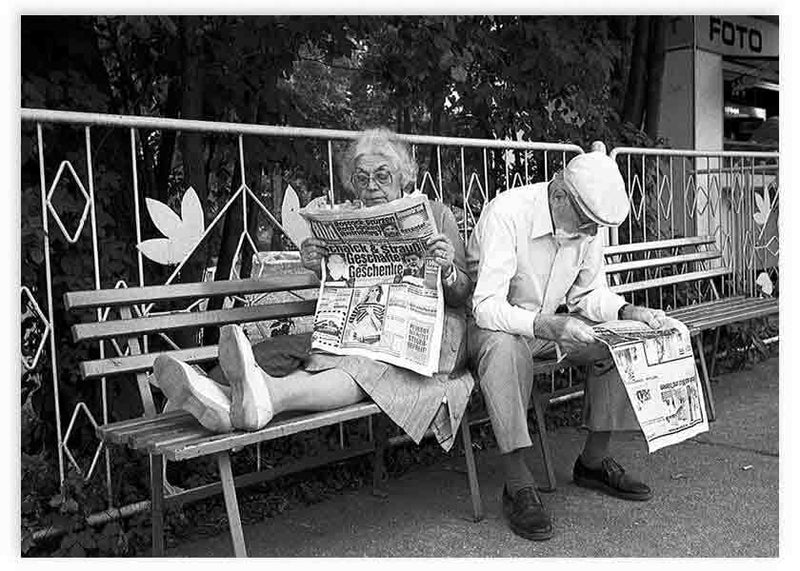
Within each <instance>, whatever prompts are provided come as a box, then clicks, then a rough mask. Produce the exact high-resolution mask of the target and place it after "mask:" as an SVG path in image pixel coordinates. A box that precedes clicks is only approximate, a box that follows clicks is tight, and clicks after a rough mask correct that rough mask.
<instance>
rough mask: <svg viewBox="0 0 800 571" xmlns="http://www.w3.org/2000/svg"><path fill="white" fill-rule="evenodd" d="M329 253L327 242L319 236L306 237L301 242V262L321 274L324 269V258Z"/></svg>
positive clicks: (305, 266) (308, 268)
mask: <svg viewBox="0 0 800 571" xmlns="http://www.w3.org/2000/svg"><path fill="white" fill-rule="evenodd" d="M327 255H328V248H327V247H326V246H325V242H323V241H322V240H320V239H318V238H306V239H305V240H303V243H302V244H300V262H301V263H302V264H303V267H304V268H306V269H307V270H311V271H312V272H316V273H317V274H319V273H320V272H321V271H322V260H324V259H325V256H327Z"/></svg>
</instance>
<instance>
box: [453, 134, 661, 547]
mask: <svg viewBox="0 0 800 571" xmlns="http://www.w3.org/2000/svg"><path fill="white" fill-rule="evenodd" d="M628 208H629V207H628V197H627V194H626V192H625V185H624V182H623V180H622V175H621V174H620V172H619V169H618V168H617V165H616V164H615V162H614V161H613V160H612V159H611V158H610V157H608V156H607V155H606V152H605V146H604V145H603V144H602V143H600V142H595V143H594V144H593V145H592V152H590V153H586V154H582V155H578V156H577V157H575V158H573V159H572V160H571V161H570V162H569V163H568V164H567V166H566V168H565V169H564V170H563V171H561V172H559V173H556V175H555V176H554V177H553V179H552V180H550V181H549V182H541V183H536V184H531V185H527V186H522V187H518V188H512V189H510V190H507V191H505V192H503V193H501V194H499V195H498V196H497V197H496V198H494V199H493V200H492V201H491V202H489V204H488V205H487V206H486V208H485V209H484V211H483V213H482V214H481V217H480V220H478V223H477V225H476V226H475V229H474V230H473V233H472V236H471V239H470V242H469V246H468V249H467V264H468V271H469V272H470V273H471V277H473V280H474V282H475V284H476V285H475V290H474V293H473V295H472V315H473V318H472V319H471V320H470V323H469V329H468V356H469V360H470V362H471V364H472V366H473V367H474V371H475V372H476V373H477V376H478V382H479V385H480V387H481V391H482V392H483V395H484V400H485V402H486V407H487V409H488V412H489V417H490V420H491V423H492V428H493V430H494V434H495V437H496V439H497V443H498V446H499V448H500V452H501V458H502V465H503V472H504V476H505V486H504V488H503V512H504V513H505V515H506V517H507V518H508V521H509V526H510V527H511V530H512V531H513V532H514V533H516V534H517V535H520V536H522V537H524V538H526V539H532V540H543V539H549V538H550V537H551V536H552V533H553V531H552V524H551V521H550V516H549V514H548V513H547V511H546V510H545V508H544V506H543V504H542V501H541V498H540V497H539V495H538V494H537V492H536V484H535V482H534V478H533V474H532V471H531V470H530V468H529V467H528V464H527V463H526V461H525V456H527V455H528V449H529V448H530V446H531V439H530V435H529V433H528V423H527V407H528V402H529V399H530V396H531V390H532V388H533V372H532V371H533V362H534V360H535V359H537V358H552V356H553V353H554V351H555V347H556V345H557V346H558V347H559V348H560V350H561V351H562V352H563V353H565V354H566V355H567V357H566V358H567V359H568V360H569V362H570V363H571V364H578V363H592V364H596V362H597V361H598V360H599V359H598V355H599V356H600V359H602V358H603V357H605V358H609V357H610V356H609V354H608V352H607V350H605V352H604V353H603V352H602V351H604V349H603V348H602V347H601V346H600V345H599V343H597V342H596V340H595V338H594V335H593V332H592V328H591V324H592V323H597V322H603V321H611V320H615V319H633V320H638V321H642V322H644V323H647V324H648V325H650V326H651V327H654V328H656V327H660V326H661V325H662V323H663V319H664V312H663V311H660V310H652V309H648V308H646V307H638V306H634V305H631V304H628V303H626V302H625V299H624V298H622V297H621V296H619V295H616V294H614V293H612V292H611V290H609V288H608V285H607V284H606V277H605V271H604V266H603V264H604V262H603V243H602V240H601V239H600V238H598V237H597V229H598V226H618V225H619V224H621V223H622V221H623V220H624V219H625V217H626V216H627V215H628ZM564 305H565V306H566V309H567V312H566V313H564V312H561V311H559V312H558V313H557V312H556V310H557V309H558V308H559V307H563V306H564ZM592 369H593V370H592V372H591V373H590V377H589V378H588V379H587V382H586V391H585V397H584V424H585V426H586V427H587V428H588V429H589V433H588V436H587V438H586V442H585V444H584V447H583V451H582V452H581V454H580V455H579V456H578V458H577V459H576V461H575V466H574V468H573V472H572V475H573V480H574V482H575V483H576V484H577V485H579V486H583V487H587V488H592V489H595V490H598V491H600V492H603V493H606V494H610V495H613V496H616V497H619V498H623V499H626V500H648V499H650V497H651V496H652V493H651V491H650V488H648V487H647V486H646V485H645V484H643V483H641V482H638V481H637V480H635V479H634V478H632V477H631V476H630V475H629V474H627V473H626V472H625V470H624V469H623V468H622V467H621V466H620V465H619V464H618V463H617V462H615V461H614V460H613V459H612V458H611V456H610V454H609V442H610V438H611V433H612V432H614V431H621V430H639V429H640V428H639V425H638V422H637V421H636V417H635V415H634V412H633V408H632V407H631V404H630V402H629V400H628V397H627V394H626V392H625V387H624V386H623V384H622V381H621V379H620V378H619V375H618V374H617V372H616V369H615V368H614V367H604V368H598V367H592ZM602 369H604V370H602Z"/></svg>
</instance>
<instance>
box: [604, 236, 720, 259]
mask: <svg viewBox="0 0 800 571" xmlns="http://www.w3.org/2000/svg"><path fill="white" fill-rule="evenodd" d="M714 241H715V239H714V236H691V237H689V238H670V239H669V240H654V241H652V242H634V243H632V244H618V245H616V246H606V247H605V248H603V254H605V255H606V256H615V255H617V254H630V253H633V252H645V251H647V250H663V249H666V248H680V247H682V246H700V245H701V244H713V243H714Z"/></svg>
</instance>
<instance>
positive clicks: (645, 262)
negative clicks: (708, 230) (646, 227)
mask: <svg viewBox="0 0 800 571" xmlns="http://www.w3.org/2000/svg"><path fill="white" fill-rule="evenodd" d="M603 253H604V255H605V258H606V266H605V270H606V277H607V279H608V284H609V286H610V288H611V290H612V291H614V292H615V293H619V294H622V295H628V296H629V297H633V294H636V293H645V294H647V293H651V292H652V294H653V295H657V296H659V297H661V296H662V294H664V290H665V289H666V290H668V291H667V294H668V295H667V296H666V297H668V298H669V299H670V300H671V301H672V303H671V304H667V305H671V306H672V307H675V304H677V303H678V300H676V299H674V298H675V296H676V291H677V286H696V287H699V284H706V285H707V286H708V287H709V289H710V290H711V296H712V297H713V298H714V299H717V298H719V294H718V288H717V286H716V284H715V282H714V280H715V278H722V277H723V276H726V275H729V274H730V273H731V269H730V268H728V267H725V266H724V265H723V264H721V258H722V253H721V251H720V249H719V248H718V247H717V243H716V240H715V238H714V237H713V236H692V237H689V238H673V239H669V240H658V241H652V242H639V243H632V244H625V245H618V246H606V247H605V249H604V251H603ZM670 293H671V296H670V295H669V294H670ZM661 299H662V300H663V297H661Z"/></svg>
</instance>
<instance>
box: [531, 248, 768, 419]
mask: <svg viewBox="0 0 800 571" xmlns="http://www.w3.org/2000/svg"><path fill="white" fill-rule="evenodd" d="M603 253H604V255H605V258H606V266H605V270H606V277H607V280H608V284H609V286H610V288H611V290H612V291H613V292H615V293H618V294H620V295H623V296H625V297H626V299H628V300H629V301H635V302H636V304H637V305H649V306H650V307H654V308H659V303H658V302H657V301H656V300H659V299H663V298H661V294H663V290H661V288H669V289H670V290H671V292H672V296H673V298H675V297H677V296H678V294H679V293H680V295H682V296H687V295H688V294H690V293H691V292H690V289H691V288H692V287H693V285H694V288H697V287H706V288H708V289H709V290H710V297H711V298H712V299H711V301H704V302H700V303H691V304H689V305H683V304H682V303H681V302H680V301H679V300H678V299H672V302H673V303H672V304H671V306H670V307H668V308H667V315H669V316H670V317H674V318H676V319H678V320H680V321H681V322H683V323H684V324H685V325H686V326H687V328H688V329H689V333H690V334H691V335H692V337H693V339H694V343H695V350H696V357H697V359H698V361H699V363H700V379H701V381H702V383H703V390H704V392H705V393H706V405H707V414H708V418H709V420H712V421H713V420H714V419H715V418H716V410H715V407H714V399H713V395H712V392H711V379H710V374H709V367H708V366H707V365H706V358H705V351H704V345H703V339H702V337H703V333H704V332H705V331H708V330H711V329H716V330H717V336H716V340H715V342H714V348H713V349H712V353H713V358H714V360H716V352H717V344H718V342H719V328H720V327H722V326H723V325H729V324H732V323H737V322H742V321H747V320H749V319H755V318H759V317H766V316H770V315H776V314H778V300H777V298H773V297H767V298H764V297H747V296H743V295H738V296H733V297H724V296H721V295H720V293H719V292H720V290H721V288H720V287H719V283H720V282H721V280H724V279H731V278H732V276H733V270H732V269H731V268H730V267H727V266H725V265H723V264H722V263H721V262H722V252H721V251H720V249H719V247H718V246H717V243H716V240H715V239H714V237H713V236H692V237H688V238H673V239H667V240H658V241H652V242H638V243H636V242H634V243H631V244H624V245H618V246H606V247H605V249H604V251H603ZM645 293H651V294H652V300H647V299H645V300H641V299H637V300H632V296H633V295H634V294H638V295H639V297H641V296H642V295H643V294H645ZM668 293H669V292H668ZM646 301H649V303H646ZM679 303H681V304H680V305H678V304H679ZM665 307H666V306H665ZM559 367H560V365H558V364H557V363H556V362H555V361H545V362H540V363H537V364H536V369H535V372H536V373H545V372H550V371H552V370H555V369H557V368H559ZM711 370H712V371H713V362H712V367H711ZM553 398H554V397H552V396H551V397H549V398H548V399H547V402H551V401H552V400H553ZM555 398H558V397H555Z"/></svg>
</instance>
